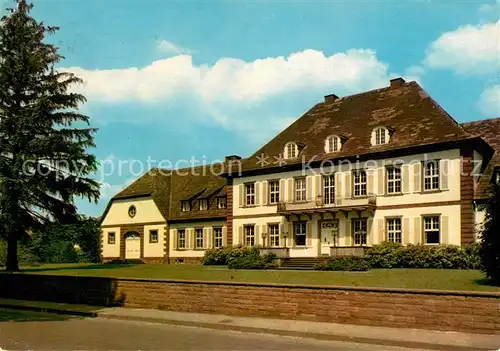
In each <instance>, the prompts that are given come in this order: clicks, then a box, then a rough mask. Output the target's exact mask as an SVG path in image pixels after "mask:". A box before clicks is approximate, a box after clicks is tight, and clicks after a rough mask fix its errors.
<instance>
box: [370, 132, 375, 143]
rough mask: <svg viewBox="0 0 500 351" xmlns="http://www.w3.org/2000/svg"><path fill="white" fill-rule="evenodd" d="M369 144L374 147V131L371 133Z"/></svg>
mask: <svg viewBox="0 0 500 351" xmlns="http://www.w3.org/2000/svg"><path fill="white" fill-rule="evenodd" d="M370 144H371V145H372V146H373V145H375V131H372V134H371V137H370Z"/></svg>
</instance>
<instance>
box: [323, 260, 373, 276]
mask: <svg viewBox="0 0 500 351" xmlns="http://www.w3.org/2000/svg"><path fill="white" fill-rule="evenodd" d="M315 268H316V269H318V270H324V271H358V272H360V271H368V270H369V269H370V265H369V264H368V262H367V261H366V260H365V259H364V258H363V257H359V256H339V257H331V258H330V259H328V261H326V262H325V263H319V264H318V265H317V266H316V267H315Z"/></svg>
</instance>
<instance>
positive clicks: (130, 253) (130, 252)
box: [125, 234, 141, 260]
mask: <svg viewBox="0 0 500 351" xmlns="http://www.w3.org/2000/svg"><path fill="white" fill-rule="evenodd" d="M139 258H141V238H140V237H139V236H138V235H133V234H132V235H129V236H127V238H126V239H125V259H127V260H130V259H139Z"/></svg>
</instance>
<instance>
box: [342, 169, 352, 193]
mask: <svg viewBox="0 0 500 351" xmlns="http://www.w3.org/2000/svg"><path fill="white" fill-rule="evenodd" d="M351 178H352V172H346V173H345V174H344V186H345V189H344V193H345V197H346V199H349V198H351V192H352V191H351V190H352V189H351Z"/></svg>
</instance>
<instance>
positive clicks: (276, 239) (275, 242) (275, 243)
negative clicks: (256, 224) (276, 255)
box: [269, 223, 280, 247]
mask: <svg viewBox="0 0 500 351" xmlns="http://www.w3.org/2000/svg"><path fill="white" fill-rule="evenodd" d="M269 246H271V247H279V246H280V226H279V224H277V223H275V224H269Z"/></svg>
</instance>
